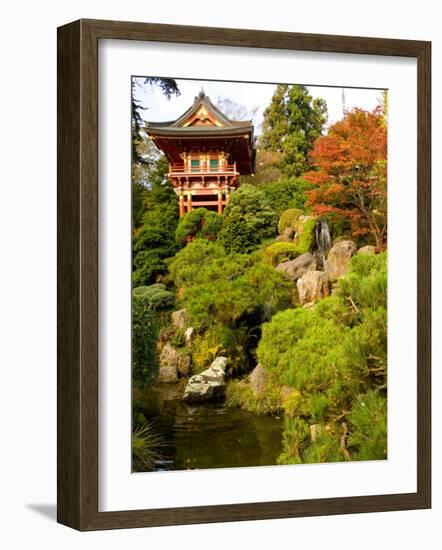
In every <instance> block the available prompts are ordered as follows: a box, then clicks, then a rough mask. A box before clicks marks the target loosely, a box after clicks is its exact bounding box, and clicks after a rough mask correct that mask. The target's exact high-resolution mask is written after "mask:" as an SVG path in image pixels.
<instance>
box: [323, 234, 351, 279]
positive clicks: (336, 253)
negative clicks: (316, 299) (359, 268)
mask: <svg viewBox="0 0 442 550" xmlns="http://www.w3.org/2000/svg"><path fill="white" fill-rule="evenodd" d="M356 250H357V248H356V245H355V243H354V242H353V241H339V242H337V243H336V244H335V245H334V246H333V247H332V248H331V250H330V252H329V253H328V256H327V259H326V260H325V262H324V269H325V271H326V273H327V274H328V277H329V279H330V281H336V280H337V279H339V277H343V276H344V275H345V274H346V273H347V270H348V264H349V262H350V260H351V257H352V256H353V255H354V254H355V253H356Z"/></svg>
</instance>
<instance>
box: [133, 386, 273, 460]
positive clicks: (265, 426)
mask: <svg viewBox="0 0 442 550" xmlns="http://www.w3.org/2000/svg"><path fill="white" fill-rule="evenodd" d="M182 392H183V386H182V385H181V384H162V385H158V386H154V387H150V388H147V389H144V390H143V395H142V398H141V399H140V400H137V411H138V412H141V413H142V414H143V415H144V416H145V418H146V419H147V420H149V421H150V422H153V428H154V430H155V432H156V433H158V434H159V435H160V436H161V437H162V439H163V441H164V443H165V445H164V446H162V447H161V455H162V459H161V460H160V461H158V462H157V465H156V468H155V469H156V470H186V469H204V468H232V467H241V466H268V465H274V464H276V460H277V457H278V456H279V454H280V453H281V450H282V431H283V420H282V418H279V417H274V416H259V415H255V414H252V413H249V412H246V411H243V410H241V409H237V408H229V407H226V406H225V404H224V403H223V402H216V403H205V404H198V405H190V404H187V403H185V402H184V401H182V399H181V395H182Z"/></svg>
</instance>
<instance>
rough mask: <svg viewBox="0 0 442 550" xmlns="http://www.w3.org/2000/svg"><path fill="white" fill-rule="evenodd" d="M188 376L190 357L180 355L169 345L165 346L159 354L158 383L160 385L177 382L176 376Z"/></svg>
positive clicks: (183, 354) (184, 354)
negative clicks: (160, 383)
mask: <svg viewBox="0 0 442 550" xmlns="http://www.w3.org/2000/svg"><path fill="white" fill-rule="evenodd" d="M174 373H175V374H174ZM189 374H190V355H189V354H186V353H180V352H179V351H178V350H176V349H175V348H174V347H172V346H171V345H170V344H166V345H165V346H164V347H163V349H162V350H161V354H160V372H159V377H158V381H159V382H162V383H172V382H177V381H178V375H180V376H187V375H189Z"/></svg>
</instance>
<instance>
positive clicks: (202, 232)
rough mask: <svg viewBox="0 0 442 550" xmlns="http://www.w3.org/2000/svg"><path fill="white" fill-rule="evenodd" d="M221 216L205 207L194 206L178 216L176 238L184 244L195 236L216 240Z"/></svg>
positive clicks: (179, 242)
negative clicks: (194, 207) (180, 216)
mask: <svg viewBox="0 0 442 550" xmlns="http://www.w3.org/2000/svg"><path fill="white" fill-rule="evenodd" d="M221 224H222V217H221V216H219V215H218V214H217V213H216V212H211V211H209V210H207V209H206V208H196V209H194V210H192V211H191V212H188V213H187V214H185V215H184V216H183V217H182V218H180V220H179V222H178V226H177V229H176V233H175V236H176V240H177V242H178V244H180V245H181V246H184V245H185V244H186V243H188V242H190V241H192V240H193V239H196V238H198V237H199V238H204V239H208V240H210V241H214V240H216V237H217V235H218V233H219V231H220V229H221Z"/></svg>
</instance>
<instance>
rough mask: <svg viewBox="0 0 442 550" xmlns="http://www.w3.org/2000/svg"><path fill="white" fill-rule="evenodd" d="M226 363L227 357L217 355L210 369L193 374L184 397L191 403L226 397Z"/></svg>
mask: <svg viewBox="0 0 442 550" xmlns="http://www.w3.org/2000/svg"><path fill="white" fill-rule="evenodd" d="M226 365H227V359H226V357H217V358H216V359H215V361H213V363H212V364H211V365H210V367H209V368H208V369H206V370H205V371H203V372H201V373H200V374H195V375H194V376H191V377H190V378H189V382H188V383H187V386H186V389H185V390H184V395H183V399H184V400H185V401H187V402H189V403H201V402H204V401H213V400H215V399H219V398H222V397H224V393H225V389H226V380H225V376H226Z"/></svg>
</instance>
